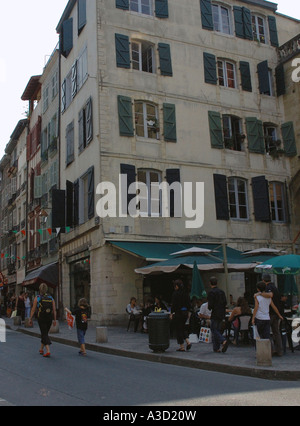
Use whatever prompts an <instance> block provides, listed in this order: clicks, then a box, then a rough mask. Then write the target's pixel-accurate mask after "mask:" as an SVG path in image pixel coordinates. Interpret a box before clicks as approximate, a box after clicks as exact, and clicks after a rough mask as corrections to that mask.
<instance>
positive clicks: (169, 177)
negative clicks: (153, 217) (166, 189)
mask: <svg viewBox="0 0 300 426" xmlns="http://www.w3.org/2000/svg"><path fill="white" fill-rule="evenodd" d="M166 181H167V183H168V184H169V185H170V186H171V185H172V184H173V183H175V182H179V183H180V169H167V170H166ZM177 205H180V206H181V205H182V200H181V199H180V200H178V199H177V200H176V206H175V194H174V191H170V205H169V209H170V217H182V212H179V211H178V209H176V207H177Z"/></svg>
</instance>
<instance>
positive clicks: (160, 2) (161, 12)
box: [155, 0, 169, 19]
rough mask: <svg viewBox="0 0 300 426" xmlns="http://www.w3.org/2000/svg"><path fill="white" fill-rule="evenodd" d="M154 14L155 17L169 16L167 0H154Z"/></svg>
mask: <svg viewBox="0 0 300 426" xmlns="http://www.w3.org/2000/svg"><path fill="white" fill-rule="evenodd" d="M155 15H156V17H157V18H162V19H166V18H168V17H169V4H168V0H155Z"/></svg>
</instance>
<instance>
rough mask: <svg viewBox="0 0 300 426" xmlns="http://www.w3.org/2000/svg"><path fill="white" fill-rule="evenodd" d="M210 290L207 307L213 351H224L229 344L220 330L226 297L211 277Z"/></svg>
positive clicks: (215, 280) (214, 278) (216, 281)
mask: <svg viewBox="0 0 300 426" xmlns="http://www.w3.org/2000/svg"><path fill="white" fill-rule="evenodd" d="M209 282H210V287H211V291H210V292H209V293H208V309H209V310H210V311H211V323H210V329H211V333H212V341H213V350H214V352H223V353H224V352H226V351H227V348H228V344H229V340H228V338H227V339H226V338H225V337H224V336H223V335H222V332H221V326H222V322H223V320H224V319H225V314H226V305H227V299H226V296H225V293H224V291H223V290H221V289H219V288H218V280H217V278H216V277H211V278H210V280H209Z"/></svg>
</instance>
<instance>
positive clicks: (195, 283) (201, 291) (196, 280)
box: [190, 260, 207, 299]
mask: <svg viewBox="0 0 300 426" xmlns="http://www.w3.org/2000/svg"><path fill="white" fill-rule="evenodd" d="M206 296H207V294H206V291H205V288H204V285H203V282H202V278H201V275H200V272H199V269H198V265H197V262H196V260H195V261H194V267H193V276H192V289H191V293H190V298H191V299H192V298H193V297H196V298H197V299H202V298H204V297H206Z"/></svg>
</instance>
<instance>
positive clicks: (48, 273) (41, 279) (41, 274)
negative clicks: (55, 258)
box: [22, 263, 59, 288]
mask: <svg viewBox="0 0 300 426" xmlns="http://www.w3.org/2000/svg"><path fill="white" fill-rule="evenodd" d="M58 279H59V277H58V263H51V264H49V265H44V266H41V267H40V268H38V269H35V270H34V271H31V272H29V273H28V274H27V275H26V277H25V279H24V281H23V284H22V285H23V286H24V287H25V286H26V287H27V286H29V285H36V286H39V285H40V284H42V283H45V284H47V286H49V287H52V288H55V287H57V285H58Z"/></svg>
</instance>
